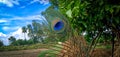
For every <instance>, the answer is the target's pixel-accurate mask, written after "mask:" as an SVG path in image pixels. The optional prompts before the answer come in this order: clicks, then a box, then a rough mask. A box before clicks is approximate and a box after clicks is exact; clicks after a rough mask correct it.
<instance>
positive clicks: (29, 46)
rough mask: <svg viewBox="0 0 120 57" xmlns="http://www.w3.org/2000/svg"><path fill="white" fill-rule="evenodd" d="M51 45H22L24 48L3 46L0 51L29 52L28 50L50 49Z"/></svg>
mask: <svg viewBox="0 0 120 57" xmlns="http://www.w3.org/2000/svg"><path fill="white" fill-rule="evenodd" d="M49 46H50V44H40V43H38V44H32V45H22V46H2V47H0V51H15V50H27V49H39V48H48V47H49Z"/></svg>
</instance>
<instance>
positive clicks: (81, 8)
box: [51, 0, 120, 40]
mask: <svg viewBox="0 0 120 57" xmlns="http://www.w3.org/2000/svg"><path fill="white" fill-rule="evenodd" d="M51 4H52V6H51V7H54V8H58V10H59V11H60V12H61V13H62V14H64V15H65V16H66V17H67V18H68V20H69V21H70V25H71V26H72V28H74V30H77V31H78V33H83V32H86V34H87V36H88V37H89V38H96V37H97V36H98V35H99V34H100V35H102V36H105V35H108V34H109V35H110V37H111V35H113V34H114V35H115V37H117V38H118V39H120V19H119V18H120V14H119V13H120V2H119V0H116V1H112V0H90V1H89V0H51ZM107 37H108V38H109V36H107ZM104 38H105V37H104ZM89 40H90V39H89Z"/></svg>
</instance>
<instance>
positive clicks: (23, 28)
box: [22, 26, 27, 40]
mask: <svg viewBox="0 0 120 57" xmlns="http://www.w3.org/2000/svg"><path fill="white" fill-rule="evenodd" d="M22 33H24V38H25V40H26V33H27V28H26V27H25V26H24V27H22Z"/></svg>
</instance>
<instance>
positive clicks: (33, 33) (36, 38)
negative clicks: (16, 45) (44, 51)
mask: <svg viewBox="0 0 120 57" xmlns="http://www.w3.org/2000/svg"><path fill="white" fill-rule="evenodd" d="M42 26H43V25H42V24H40V23H39V22H37V21H36V20H33V21H32V24H28V25H27V29H28V31H29V32H28V36H29V37H30V38H31V39H32V40H33V42H34V43H37V42H42V43H44V40H43V37H44V34H43V28H42Z"/></svg>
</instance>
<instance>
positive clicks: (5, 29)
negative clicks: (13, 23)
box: [2, 26, 20, 31]
mask: <svg viewBox="0 0 120 57" xmlns="http://www.w3.org/2000/svg"><path fill="white" fill-rule="evenodd" d="M18 28H20V27H19V26H17V27H7V26H5V27H3V28H2V29H3V30H4V31H9V30H17V29H18Z"/></svg>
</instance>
